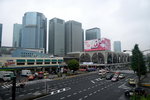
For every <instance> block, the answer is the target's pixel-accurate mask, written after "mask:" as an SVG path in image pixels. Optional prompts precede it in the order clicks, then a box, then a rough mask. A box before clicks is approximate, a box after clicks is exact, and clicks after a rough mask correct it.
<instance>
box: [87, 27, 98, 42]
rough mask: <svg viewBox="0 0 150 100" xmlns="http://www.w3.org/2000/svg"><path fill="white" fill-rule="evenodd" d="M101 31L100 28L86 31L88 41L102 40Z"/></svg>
mask: <svg viewBox="0 0 150 100" xmlns="http://www.w3.org/2000/svg"><path fill="white" fill-rule="evenodd" d="M100 34H101V33H100V29H99V28H92V29H88V30H86V40H93V39H100V38H101V35H100Z"/></svg>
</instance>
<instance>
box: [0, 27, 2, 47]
mask: <svg viewBox="0 0 150 100" xmlns="http://www.w3.org/2000/svg"><path fill="white" fill-rule="evenodd" d="M1 45H2V24H0V47H1Z"/></svg>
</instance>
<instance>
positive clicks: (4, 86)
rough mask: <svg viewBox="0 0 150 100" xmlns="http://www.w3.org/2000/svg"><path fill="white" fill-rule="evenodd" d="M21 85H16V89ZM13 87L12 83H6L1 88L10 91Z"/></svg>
mask: <svg viewBox="0 0 150 100" xmlns="http://www.w3.org/2000/svg"><path fill="white" fill-rule="evenodd" d="M20 84H21V83H16V87H18V86H20ZM12 86H13V85H12V84H10V83H4V85H2V86H1V88H3V89H9V88H11V87H12Z"/></svg>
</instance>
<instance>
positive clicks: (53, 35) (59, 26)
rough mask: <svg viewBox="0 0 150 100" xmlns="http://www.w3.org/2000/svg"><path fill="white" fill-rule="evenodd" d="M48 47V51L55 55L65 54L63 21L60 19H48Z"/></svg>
mask: <svg viewBox="0 0 150 100" xmlns="http://www.w3.org/2000/svg"><path fill="white" fill-rule="evenodd" d="M48 45H49V49H48V52H49V54H51V55H55V56H64V54H65V22H64V20H62V19H58V18H53V19H51V20H50V21H49V43H48Z"/></svg>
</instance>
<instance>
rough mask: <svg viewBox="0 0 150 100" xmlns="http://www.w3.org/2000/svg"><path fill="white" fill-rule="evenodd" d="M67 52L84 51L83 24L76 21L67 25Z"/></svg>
mask: <svg viewBox="0 0 150 100" xmlns="http://www.w3.org/2000/svg"><path fill="white" fill-rule="evenodd" d="M65 35H66V36H65V37H66V39H65V40H66V41H65V50H66V53H69V52H78V51H83V30H82V24H81V23H79V22H76V21H67V22H66V23H65Z"/></svg>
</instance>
